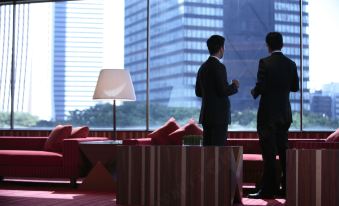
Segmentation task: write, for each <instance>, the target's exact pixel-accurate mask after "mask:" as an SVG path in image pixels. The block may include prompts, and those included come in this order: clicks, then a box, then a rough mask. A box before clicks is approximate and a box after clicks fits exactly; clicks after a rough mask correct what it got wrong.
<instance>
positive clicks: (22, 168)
mask: <svg viewBox="0 0 339 206" xmlns="http://www.w3.org/2000/svg"><path fill="white" fill-rule="evenodd" d="M47 139H48V137H9V136H5V137H4V136H0V179H2V178H4V177H35V178H69V179H70V181H71V184H72V185H73V186H75V184H76V179H77V178H79V177H83V176H84V175H86V174H87V172H88V169H89V168H88V167H87V165H86V162H85V159H84V157H83V155H82V153H81V151H80V149H79V143H80V142H83V141H95V140H107V138H105V137H86V138H72V139H64V140H63V141H62V143H61V144H62V145H61V147H62V152H53V151H46V150H45V149H44V145H45V142H46V140H47Z"/></svg>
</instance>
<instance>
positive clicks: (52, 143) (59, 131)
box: [44, 125, 72, 153]
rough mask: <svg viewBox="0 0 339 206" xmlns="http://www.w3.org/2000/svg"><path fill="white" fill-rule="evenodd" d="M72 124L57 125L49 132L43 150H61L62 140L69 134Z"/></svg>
mask: <svg viewBox="0 0 339 206" xmlns="http://www.w3.org/2000/svg"><path fill="white" fill-rule="evenodd" d="M71 131H72V125H58V126H56V127H55V128H54V129H53V130H52V132H51V133H50V134H49V136H48V139H47V140H46V142H45V145H44V150H45V151H50V152H59V153H61V152H62V141H63V140H64V139H66V138H68V137H69V136H70V135H71Z"/></svg>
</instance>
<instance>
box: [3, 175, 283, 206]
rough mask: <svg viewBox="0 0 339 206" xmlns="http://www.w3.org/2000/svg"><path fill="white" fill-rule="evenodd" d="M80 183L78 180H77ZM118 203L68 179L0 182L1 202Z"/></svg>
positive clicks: (29, 205)
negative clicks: (82, 188)
mask: <svg viewBox="0 0 339 206" xmlns="http://www.w3.org/2000/svg"><path fill="white" fill-rule="evenodd" d="M78 183H81V182H78ZM92 205H93V206H106V205H110V206H119V205H118V204H116V195H115V194H114V193H104V192H100V193H98V192H88V191H80V190H78V189H75V188H71V186H70V185H69V183H68V181H66V180H65V181H62V180H57V181H46V180H34V179H33V180H32V179H29V180H24V179H19V180H18V179H5V180H4V181H2V182H0V206H92ZM241 205H243V206H264V205H267V206H284V205H285V200H284V199H272V200H261V199H259V200H257V199H249V198H243V204H237V205H236V206H241Z"/></svg>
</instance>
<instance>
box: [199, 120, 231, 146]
mask: <svg viewBox="0 0 339 206" xmlns="http://www.w3.org/2000/svg"><path fill="white" fill-rule="evenodd" d="M202 127H203V129H204V130H203V137H204V138H203V145H204V146H225V144H226V140H227V130H228V125H227V124H215V125H205V124H203V125H202Z"/></svg>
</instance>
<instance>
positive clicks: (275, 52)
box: [271, 50, 283, 55]
mask: <svg viewBox="0 0 339 206" xmlns="http://www.w3.org/2000/svg"><path fill="white" fill-rule="evenodd" d="M282 54H283V53H282V52H281V51H279V50H276V51H273V52H272V53H271V55H282Z"/></svg>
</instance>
